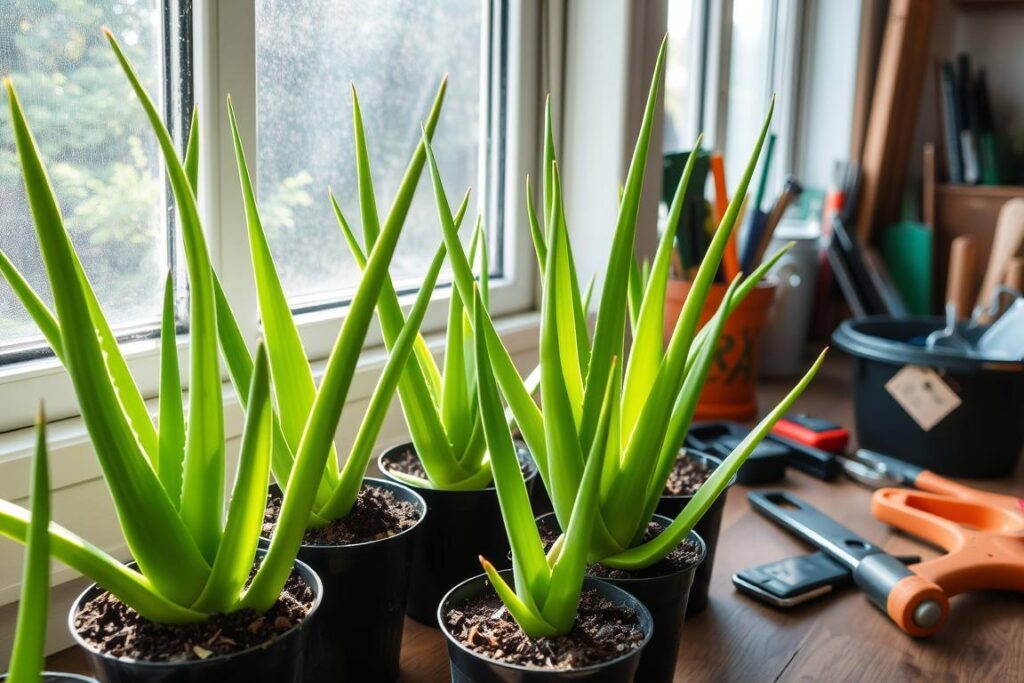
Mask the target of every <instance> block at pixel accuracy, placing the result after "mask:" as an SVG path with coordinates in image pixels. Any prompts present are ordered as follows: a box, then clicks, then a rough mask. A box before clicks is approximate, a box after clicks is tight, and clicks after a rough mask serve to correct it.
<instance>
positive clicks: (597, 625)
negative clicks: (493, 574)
mask: <svg viewBox="0 0 1024 683" xmlns="http://www.w3.org/2000/svg"><path fill="white" fill-rule="evenodd" d="M445 625H446V626H447V627H448V631H449V632H450V633H451V634H452V635H453V636H454V637H455V638H456V639H457V640H458V641H459V642H460V643H462V644H463V645H464V646H465V647H467V648H469V649H470V650H472V651H473V652H476V653H479V654H481V655H484V656H485V657H488V658H490V659H493V660H497V661H500V662H507V663H509V664H516V665H518V666H526V667H530V668H535V669H555V670H566V669H575V668H581V667H584V666H590V665H593V664H600V663H601V662H606V661H608V660H610V659H616V658H618V657H621V656H622V655H624V654H626V653H627V652H629V651H630V650H634V649H636V648H637V647H639V645H640V643H641V642H642V641H643V639H644V632H643V629H642V628H641V627H640V619H639V617H638V616H637V614H636V612H634V611H633V610H632V609H630V608H629V607H626V606H625V605H617V604H615V603H614V602H612V601H610V600H608V599H607V598H605V597H603V596H602V595H601V594H600V593H598V592H597V591H596V590H593V589H591V590H585V591H583V594H582V595H581V596H580V606H579V611H578V612H577V615H576V624H575V625H574V626H573V627H572V631H570V632H569V633H568V634H567V635H564V636H557V637H555V638H536V639H534V638H530V637H529V636H528V635H526V634H525V633H523V630H522V629H521V628H519V625H518V624H516V622H515V620H514V619H513V618H512V615H511V614H509V612H508V610H506V609H505V607H504V606H503V605H502V603H501V599H499V598H498V596H497V595H495V594H494V593H488V594H486V595H481V596H478V597H476V598H473V599H472V600H468V601H466V602H465V603H463V604H462V605H459V606H458V608H455V609H450V610H448V613H447V614H446V615H445Z"/></svg>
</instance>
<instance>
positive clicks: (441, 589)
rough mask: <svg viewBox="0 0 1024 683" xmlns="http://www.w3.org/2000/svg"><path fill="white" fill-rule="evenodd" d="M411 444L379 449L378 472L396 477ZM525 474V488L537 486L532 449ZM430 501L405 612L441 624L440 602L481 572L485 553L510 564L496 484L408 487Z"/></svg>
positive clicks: (416, 546)
mask: <svg viewBox="0 0 1024 683" xmlns="http://www.w3.org/2000/svg"><path fill="white" fill-rule="evenodd" d="M407 450H410V451H413V452H415V447H414V446H413V445H412V444H402V445H400V446H395V447H394V448H389V449H388V450H386V451H384V452H383V453H381V455H380V458H379V459H378V465H379V467H380V471H381V472H383V473H384V476H386V477H389V478H390V479H392V481H399V480H398V479H396V478H395V477H394V476H393V475H391V474H390V473H389V469H390V464H389V463H391V462H393V461H394V460H396V459H397V458H399V457H400V456H401V454H402V453H403V452H405V451H407ZM519 460H520V462H521V463H522V465H523V470H524V472H525V474H526V489H527V491H530V490H531V489H532V488H533V482H534V480H535V479H536V478H537V468H536V465H534V464H533V460H532V459H531V458H530V457H529V455H528V454H524V453H520V458H519ZM409 488H411V489H413V490H415V491H416V493H418V494H419V495H421V496H422V497H423V499H424V500H425V501H426V503H427V510H428V513H427V517H426V520H425V521H424V522H423V523H421V524H420V525H419V526H420V527H421V529H420V532H419V533H418V534H417V538H416V542H415V543H414V544H413V546H414V547H413V556H412V575H411V577H410V579H409V600H408V604H407V605H406V608H405V613H406V614H408V615H409V616H410V617H412V618H413V619H415V620H416V621H418V622H420V623H421V624H426V625H427V626H432V627H436V626H437V604H438V602H440V600H441V598H442V597H443V596H444V594H445V593H447V592H448V591H449V590H451V587H452V586H454V585H455V584H457V583H459V582H460V581H463V580H464V579H468V578H469V577H471V576H475V575H477V574H479V573H480V560H479V557H480V556H481V555H483V556H484V557H486V558H487V559H488V560H490V561H491V562H492V563H494V566H495V567H498V568H499V569H501V568H504V567H510V566H511V563H510V562H509V561H508V560H507V559H506V558H507V557H508V552H509V546H508V537H507V536H506V534H505V524H504V522H503V521H502V517H501V507H500V506H499V505H498V495H497V493H496V492H495V490H494V487H493V486H490V487H488V488H486V489H480V490H479V491H442V490H440V489H427V488H418V487H414V486H409Z"/></svg>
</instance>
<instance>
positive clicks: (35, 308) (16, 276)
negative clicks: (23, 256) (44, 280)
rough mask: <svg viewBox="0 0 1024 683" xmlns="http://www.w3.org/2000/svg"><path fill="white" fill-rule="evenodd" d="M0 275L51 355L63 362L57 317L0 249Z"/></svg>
mask: <svg viewBox="0 0 1024 683" xmlns="http://www.w3.org/2000/svg"><path fill="white" fill-rule="evenodd" d="M0 275H2V276H3V278H4V279H5V280H7V284H8V285H10V287H11V291H13V292H14V295H15V296H17V297H18V300H19V301H21V304H22V305H23V306H24V307H25V310H26V311H28V314H29V315H30V316H31V317H32V320H33V321H34V322H35V324H36V326H37V327H38V328H39V331H40V332H42V333H43V338H45V339H46V343H47V344H49V345H50V348H51V349H52V350H53V355H55V356H57V360H59V361H60V362H61V363H63V362H64V342H63V341H62V340H61V338H60V323H58V322H57V318H56V317H55V316H54V315H53V313H52V312H51V311H50V309H49V308H48V307H47V306H46V302H44V301H43V300H42V298H41V297H40V296H39V295H38V294H36V291H35V290H34V289H32V285H30V284H29V283H28V280H26V279H25V276H24V275H22V274H21V272H20V271H19V270H18V269H17V268H15V267H14V264H13V263H12V262H11V260H10V259H9V258H8V257H7V254H5V253H4V252H3V250H0Z"/></svg>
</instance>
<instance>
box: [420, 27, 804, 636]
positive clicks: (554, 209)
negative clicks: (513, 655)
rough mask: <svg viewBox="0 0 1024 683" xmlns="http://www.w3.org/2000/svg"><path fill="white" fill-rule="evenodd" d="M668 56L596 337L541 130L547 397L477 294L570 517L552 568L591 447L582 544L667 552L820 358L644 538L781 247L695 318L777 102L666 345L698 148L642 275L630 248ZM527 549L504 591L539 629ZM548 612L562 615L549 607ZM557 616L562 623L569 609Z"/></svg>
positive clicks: (637, 557)
mask: <svg viewBox="0 0 1024 683" xmlns="http://www.w3.org/2000/svg"><path fill="white" fill-rule="evenodd" d="M664 58H665V44H664V43H663V44H662V47H661V51H660V53H659V56H658V61H657V65H656V67H655V72H654V76H653V79H652V83H651V87H650V91H649V95H648V99H647V105H646V110H645V113H644V118H643V123H642V126H641V129H640V133H639V137H638V140H637V144H636V147H635V149H634V153H633V158H632V162H631V164H630V167H629V172H628V174H627V178H626V183H625V186H624V189H623V193H622V197H621V200H620V202H619V214H618V219H617V223H616V229H615V234H614V237H613V240H612V245H611V253H610V255H609V257H608V266H607V270H606V273H607V276H606V281H605V285H604V288H603V291H602V294H601V298H600V301H599V303H598V312H597V321H596V327H595V329H594V332H593V335H592V336H591V335H590V333H589V330H588V328H587V325H586V315H585V314H586V307H585V306H584V297H583V296H582V295H581V293H580V287H579V285H578V282H579V280H578V276H577V270H576V266H575V262H574V259H573V257H572V253H571V249H570V246H569V239H568V237H569V235H568V230H567V228H566V221H565V214H564V205H563V201H562V192H561V181H560V177H559V171H558V165H557V162H556V160H555V158H554V145H553V143H552V141H551V134H550V125H549V126H548V130H547V133H546V135H545V139H546V144H545V157H546V158H545V167H544V174H545V175H544V213H543V218H544V220H545V229H544V231H543V232H542V230H541V227H540V225H539V221H538V220H537V217H536V216H535V214H534V211H533V207H532V205H528V206H527V212H528V215H529V217H530V223H531V234H532V236H533V240H534V245H535V249H536V252H537V258H538V261H539V262H540V263H541V269H542V273H543V302H542V319H541V330H540V358H541V363H540V378H541V385H540V389H541V404H542V405H543V410H542V409H541V408H540V407H538V405H537V404H536V403H535V402H534V401H533V400H532V399H531V398H530V391H529V389H528V388H527V387H526V385H525V382H524V381H523V379H522V378H521V377H520V376H519V374H518V373H517V372H516V370H515V367H514V366H513V365H512V362H511V358H510V356H509V354H508V352H507V350H506V349H505V348H504V347H503V345H502V342H501V339H500V338H499V337H498V335H497V332H496V331H495V329H494V326H493V324H492V322H491V320H490V318H489V316H488V315H487V314H486V310H485V309H483V308H482V307H479V309H478V310H480V311H482V313H481V314H480V315H478V316H476V319H475V326H474V334H475V335H476V336H477V337H478V339H479V341H478V343H477V348H478V354H479V353H480V349H481V348H485V349H486V352H487V354H488V357H489V360H490V363H491V367H492V370H493V373H494V377H495V381H496V384H497V386H499V387H500V388H501V391H502V393H503V394H504V398H505V400H506V401H507V403H508V406H509V409H510V411H511V412H512V414H513V415H514V416H515V419H516V422H517V424H518V426H519V428H520V430H521V432H522V435H523V438H524V439H525V440H526V443H527V445H528V446H529V448H530V450H531V452H532V453H533V456H534V459H535V460H536V462H537V467H538V469H539V471H540V475H541V478H542V481H543V483H544V486H545V487H546V489H547V491H548V493H549V495H550V497H551V500H552V504H553V507H554V510H555V514H556V516H557V519H558V522H559V525H560V526H561V528H562V529H564V530H566V534H565V536H563V537H562V539H560V540H559V541H558V542H556V544H555V546H554V547H553V548H552V550H551V552H550V553H549V556H548V558H547V564H546V566H547V567H550V566H553V565H554V564H556V563H557V562H558V560H559V558H560V557H561V555H562V553H564V552H566V548H567V547H568V540H569V539H568V536H569V532H570V531H571V527H572V524H573V521H574V515H575V514H576V513H577V503H578V502H579V500H580V498H581V497H583V496H584V491H585V489H586V488H587V485H588V484H587V475H588V473H589V472H592V468H593V467H595V466H596V464H595V460H597V459H600V462H601V465H600V476H599V484H598V495H597V498H598V500H597V502H596V507H597V511H596V514H595V519H594V521H593V529H592V532H591V534H590V537H589V540H588V543H587V546H586V549H585V552H584V556H585V560H586V561H589V562H601V563H603V564H605V565H607V566H610V567H614V568H620V569H639V568H642V567H646V566H650V565H651V564H654V563H655V562H657V561H659V560H661V559H662V558H664V557H665V556H666V555H667V554H668V553H670V552H671V551H672V550H673V549H674V548H675V547H676V546H677V545H678V544H679V543H680V542H681V541H682V540H683V538H684V537H685V536H686V534H688V533H689V532H690V530H691V529H692V528H693V526H694V524H695V523H696V522H697V521H698V520H699V519H700V517H701V516H702V515H703V514H704V512H705V511H706V510H707V509H708V508H709V507H710V505H711V504H712V503H713V502H714V500H715V499H716V498H717V497H718V495H719V494H720V493H721V491H722V490H723V489H724V488H725V486H726V485H727V484H728V482H729V480H730V479H731V478H732V476H733V475H734V474H735V472H736V471H737V470H738V469H739V467H740V465H742V464H743V462H744V460H745V459H746V457H747V456H748V455H749V454H750V453H751V452H752V451H753V449H754V448H755V446H756V445H757V444H758V443H759V442H760V441H761V440H762V439H763V438H764V436H765V435H766V434H767V433H768V431H769V430H770V429H771V427H772V425H773V424H774V423H775V422H776V421H777V420H778V418H779V417H780V416H781V415H782V414H783V413H784V412H785V411H786V410H788V409H789V407H790V406H791V405H792V404H793V402H794V401H795V400H796V398H797V397H798V396H799V395H800V393H801V392H802V391H803V390H804V388H805V387H806V386H807V385H808V384H809V382H810V381H811V379H812V378H813V377H814V375H815V373H816V372H817V370H818V367H819V366H820V364H821V362H822V360H823V357H824V353H822V355H821V356H820V357H819V358H818V359H817V360H816V361H815V363H814V364H813V365H812V366H811V368H810V370H809V371H808V372H807V374H806V375H805V376H804V377H803V378H802V379H801V380H800V381H799V382H798V383H797V384H796V386H795V387H794V388H793V389H792V390H791V391H790V393H789V394H788V395H787V396H786V397H785V398H784V399H783V400H782V401H781V402H780V403H779V405H777V406H776V407H775V408H774V409H773V410H772V411H771V412H770V413H769V414H768V415H767V416H766V417H765V418H764V419H763V420H762V421H761V422H760V423H759V424H758V425H757V426H756V427H755V428H754V429H753V430H751V432H750V433H749V434H748V436H747V437H746V438H744V439H743V441H742V442H741V443H740V444H739V445H738V446H737V447H736V449H735V450H734V451H733V452H732V453H731V454H730V456H729V457H728V458H726V460H725V461H724V463H723V464H722V466H720V467H718V468H717V469H716V470H715V471H714V473H713V474H712V475H711V477H710V478H709V479H708V481H707V482H706V483H705V484H704V486H703V487H702V488H701V489H700V490H699V491H698V492H697V493H696V494H695V495H694V497H693V499H692V501H691V502H690V503H689V504H688V505H687V507H686V508H685V509H684V510H683V511H682V512H681V513H680V514H679V515H678V516H677V518H676V519H675V520H674V521H673V522H672V523H671V525H669V526H668V527H667V528H666V529H664V530H663V531H662V533H660V534H659V535H657V536H656V537H655V538H653V539H651V540H648V541H644V535H645V533H646V532H647V529H648V524H649V522H650V520H651V518H652V516H653V514H654V511H655V508H656V506H657V502H658V499H659V498H660V497H661V495H662V492H663V491H664V487H665V482H666V480H667V478H668V476H669V474H670V472H671V468H672V465H673V463H674V460H675V458H676V457H677V454H678V452H679V448H680V445H681V443H682V441H683V437H684V435H685V433H686V431H687V429H688V427H689V424H690V421H691V419H692V417H693V413H694V410H695V408H696V404H697V400H698V398H699V395H700V391H701V388H702V386H703V384H704V381H705V378H706V376H707V371H708V368H709V366H710V364H711V362H712V359H713V355H714V352H715V347H716V345H717V341H718V338H719V335H720V334H721V330H722V326H723V324H724V322H725V319H726V318H727V317H728V315H729V314H730V313H731V312H732V311H733V310H735V308H736V307H737V306H738V305H739V304H740V302H741V301H742V300H743V299H744V297H746V296H747V294H748V293H749V292H750V291H751V290H752V289H753V288H754V287H755V286H756V285H757V283H758V282H759V281H760V280H761V278H762V277H763V276H764V274H765V272H766V271H767V270H768V269H769V268H770V267H771V266H772V264H773V263H774V262H775V261H776V260H777V259H778V258H779V257H780V256H781V253H782V252H780V253H778V254H776V255H775V256H774V257H773V258H771V259H768V260H767V261H766V262H765V263H764V264H763V265H762V266H761V267H760V268H758V269H757V270H755V271H754V272H753V273H751V274H750V275H749V276H747V277H746V278H742V276H739V277H737V279H736V280H734V281H733V282H732V283H730V285H729V289H728V291H727V293H726V295H725V297H724V299H723V302H722V304H721V306H720V307H719V310H718V311H717V313H716V314H715V316H714V317H713V318H712V320H711V321H710V322H709V323H708V324H707V325H705V326H704V327H703V328H702V329H700V330H699V331H698V330H697V323H698V318H699V315H700V312H701V309H702V308H703V306H704V302H705V300H706V298H707V294H708V291H709V289H710V286H711V283H712V281H713V279H714V275H715V272H716V271H717V269H718V265H719V261H720V260H721V257H722V253H723V251H724V248H725V245H726V242H727V240H728V238H729V235H730V233H731V232H732V230H733V227H734V224H735V222H736V217H737V214H738V212H739V207H740V203H741V201H742V198H743V196H744V194H745V193H746V189H747V186H748V184H749V181H750V177H751V175H752V173H753V170H754V167H755V165H756V162H757V159H758V156H759V154H760V150H761V145H762V142H763V140H764V137H765V133H766V131H767V129H768V126H769V123H770V120H771V112H772V107H769V111H768V116H767V118H766V120H765V122H764V125H763V127H762V129H761V133H760V136H759V137H758V140H757V143H756V144H755V147H754V150H753V153H752V154H751V158H750V161H749V163H748V165H747V168H746V170H745V172H744V175H743V178H742V180H741V182H740V184H739V186H738V187H737V190H736V194H735V196H734V198H733V201H732V202H731V203H730V205H729V207H728V210H727V211H726V213H725V216H724V217H723V219H722V222H721V224H720V225H719V227H718V230H717V232H716V233H715V236H714V238H713V240H712V243H711V246H710V248H709V250H708V253H707V256H706V257H705V259H704V261H703V263H702V264H701V266H700V268H699V271H698V274H697V276H696V278H695V280H694V282H693V284H692V287H691V290H690V295H689V296H688V298H687V300H686V303H685V305H684V307H683V310H682V313H681V314H680V316H679V320H678V322H677V324H676V326H675V329H674V330H673V333H672V335H671V339H670V341H669V343H668V345H667V348H664V347H663V343H664V342H663V337H662V335H663V323H664V299H665V288H666V282H667V278H668V270H669V261H670V256H671V249H672V242H671V239H672V238H671V236H672V235H674V234H675V225H676V223H677V222H678V220H679V216H680V213H681V209H682V198H683V196H684V194H685V189H686V184H687V183H688V182H689V179H690V176H691V174H692V160H693V158H694V156H695V155H691V160H690V164H689V165H688V166H687V168H686V169H685V171H684V173H683V176H682V178H681V180H680V183H679V186H678V187H677V189H676V193H675V198H674V200H673V203H672V207H671V208H670V211H669V218H668V225H667V226H666V230H665V234H664V236H663V238H662V239H661V241H660V244H659V246H658V250H657V253H656V255H655V258H654V262H653V265H652V266H651V267H650V269H649V274H648V275H647V276H646V277H644V275H643V269H642V268H641V267H640V265H639V264H638V263H637V260H636V257H635V255H634V250H633V244H634V237H635V233H636V222H637V211H638V206H639V199H640V193H641V188H642V185H643V169H644V167H645V165H646V161H647V153H648V147H649V143H650V135H651V127H652V124H653V118H654V111H655V107H656V102H657V93H658V84H659V82H660V80H661V77H662V73H663V69H664ZM548 121H550V116H549V117H548ZM424 142H425V144H427V161H428V164H429V167H430V171H431V177H432V179H433V183H434V191H435V197H436V202H437V207H438V213H439V218H440V222H441V226H442V229H443V231H444V235H445V241H446V243H447V245H448V249H449V254H450V260H451V264H452V270H453V272H454V277H455V283H456V287H457V288H458V290H459V292H460V294H461V295H462V296H463V297H464V298H465V299H467V300H469V299H470V298H471V297H473V296H474V293H473V284H474V283H473V279H472V273H471V270H470V268H469V262H468V259H467V258H466V256H465V253H464V250H462V249H461V247H460V245H459V242H458V239H457V234H456V231H455V226H454V221H453V218H452V215H451V209H450V207H449V204H448V200H447V197H446V193H445V190H444V187H443V183H442V181H441V178H440V174H439V172H438V169H437V165H436V163H435V162H434V159H433V154H432V151H431V149H430V146H429V142H428V141H426V140H424ZM697 146H699V140H698V144H697ZM476 296H479V295H476ZM627 323H628V324H630V326H631V331H632V335H633V342H632V347H631V350H630V355H629V359H628V361H627V362H626V363H625V364H619V363H616V362H614V359H615V358H617V357H621V354H622V353H623V349H624V345H625V331H626V325H627ZM481 374H485V373H481ZM481 386H483V382H481ZM492 398H493V397H492ZM481 405H483V401H481ZM606 405H610V408H608V409H607V412H608V413H609V414H608V416H607V417H606V416H605V412H606ZM605 419H607V420H608V422H609V424H608V425H607V426H605V425H603V421H604V420H605ZM488 435H489V436H490V432H489V433H488ZM488 443H489V445H490V446H491V448H492V458H494V460H493V461H492V463H493V465H494V469H495V478H496V484H497V486H498V490H499V493H500V492H501V489H502V484H503V482H502V479H511V478H512V477H511V474H509V473H508V472H505V471H501V470H499V469H498V466H497V465H498V460H497V458H498V455H497V454H496V453H495V452H494V448H495V446H494V445H493V444H490V441H489V442H488ZM592 476H593V475H592ZM504 502H505V501H503V504H504ZM504 509H505V508H504V505H503V510H504ZM532 524H533V522H532V520H530V519H529V512H528V509H524V510H523V511H522V512H516V513H515V514H509V513H506V525H507V531H508V534H509V537H510V539H511V538H516V537H519V536H531V533H530V532H529V529H528V527H529V526H530V525H532ZM524 527H525V528H526V529H525V530H524ZM572 547H573V548H575V547H576V546H572ZM521 552H522V551H521ZM531 557H532V558H533V559H527V557H526V556H524V557H520V558H519V562H520V564H521V565H522V566H520V567H519V569H518V570H517V573H516V594H515V595H516V596H518V598H517V599H518V600H519V602H516V599H514V597H513V595H512V594H511V593H510V591H509V589H508V587H507V586H504V587H502V586H500V585H499V588H498V590H499V592H500V593H501V594H502V597H503V598H504V599H505V601H506V606H508V607H509V611H510V612H512V613H513V614H514V615H515V616H516V618H517V620H519V624H520V626H521V627H523V629H524V630H526V631H527V633H531V635H538V634H542V633H544V632H545V628H544V627H543V624H541V623H539V622H538V621H537V620H536V617H537V615H538V613H537V612H536V610H533V609H527V608H530V607H531V605H533V606H536V605H537V604H538V600H540V601H541V603H540V604H544V603H543V600H544V596H546V595H547V593H546V591H547V587H546V586H545V584H544V582H543V581H542V580H538V579H537V578H536V576H537V574H540V575H543V572H541V571H540V569H538V568H536V567H535V566H534V564H535V559H536V553H534V554H533V555H532V556H531ZM573 561H574V562H578V561H579V559H578V558H573ZM581 571H582V570H581ZM492 578H493V579H494V580H495V582H496V585H498V582H499V581H500V577H499V576H496V575H495V576H494V577H492ZM531 597H532V600H533V602H532V603H531V602H530V599H531ZM563 616H564V615H563ZM520 618H522V619H523V620H520ZM546 623H547V624H548V625H551V626H554V624H553V623H552V622H551V621H550V620H548V621H546ZM560 624H561V625H562V626H563V627H564V624H565V621H561V622H560Z"/></svg>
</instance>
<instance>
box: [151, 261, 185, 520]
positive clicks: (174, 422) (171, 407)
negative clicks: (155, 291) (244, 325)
mask: <svg viewBox="0 0 1024 683" xmlns="http://www.w3.org/2000/svg"><path fill="white" fill-rule="evenodd" d="M177 338H178V331H177V329H176V321H175V319H174V281H173V280H172V279H171V273H170V271H168V273H167V279H166V281H165V283H164V308H163V317H162V319H161V322H160V430H159V432H158V434H159V437H160V458H159V460H158V463H157V474H158V475H159V476H160V483H161V484H162V485H163V487H164V491H166V492H167V497H168V498H170V500H171V504H173V505H174V507H175V508H179V507H180V505H181V475H182V464H183V461H184V459H185V407H184V405H183V402H182V397H181V374H180V373H179V371H178V344H177Z"/></svg>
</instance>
